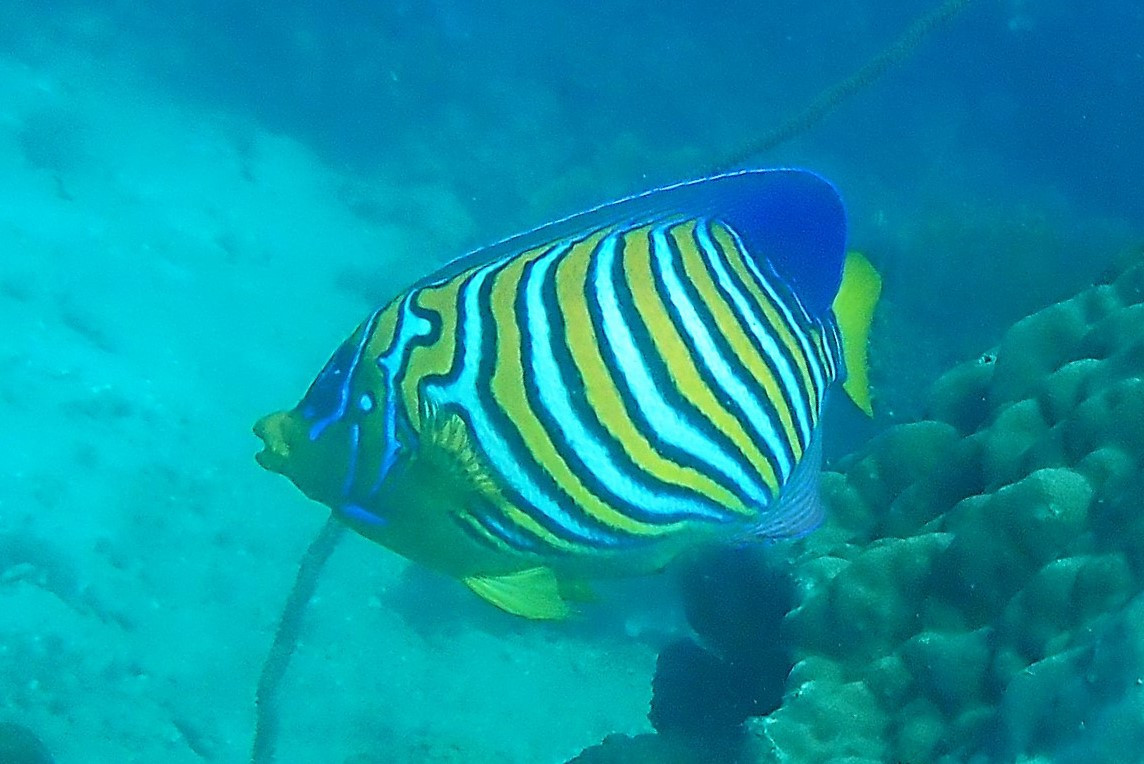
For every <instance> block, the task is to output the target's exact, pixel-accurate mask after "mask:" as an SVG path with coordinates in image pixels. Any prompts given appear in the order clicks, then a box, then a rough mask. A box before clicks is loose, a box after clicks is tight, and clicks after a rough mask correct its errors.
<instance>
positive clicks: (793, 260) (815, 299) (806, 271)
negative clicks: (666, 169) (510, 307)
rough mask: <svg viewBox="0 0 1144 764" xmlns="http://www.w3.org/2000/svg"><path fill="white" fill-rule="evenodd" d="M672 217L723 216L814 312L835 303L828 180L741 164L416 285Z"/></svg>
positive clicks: (456, 263) (491, 252) (834, 236)
mask: <svg viewBox="0 0 1144 764" xmlns="http://www.w3.org/2000/svg"><path fill="white" fill-rule="evenodd" d="M673 216H679V217H683V218H692V217H711V218H717V219H719V220H723V221H724V222H726V223H727V224H728V225H730V226H731V227H732V228H733V229H734V230H735V231H736V232H737V233H738V234H739V235H740V236H741V237H742V238H743V241H744V243H745V244H746V246H747V248H748V251H749V252H750V253H751V254H752V255H754V256H756V257H759V258H761V259H763V260H765V261H766V262H767V263H769V264H770V265H771V266H772V267H773V269H774V270H775V271H776V272H777V273H778V274H779V275H780V276H781V277H782V278H783V279H784V280H785V281H786V282H787V283H788V284H789V285H790V286H791V287H792V288H794V290H795V293H796V294H797V295H798V297H799V299H800V300H802V301H803V305H804V306H806V308H807V309H808V310H809V311H811V312H812V313H814V314H815V315H821V314H822V313H823V312H825V311H826V310H827V309H828V308H829V307H830V303H831V302H832V301H833V299H834V294H835V293H836V292H837V291H838V284H839V282H840V281H841V278H842V259H843V257H844V254H845V243H846V215H845V211H844V209H843V206H842V200H841V198H840V197H839V195H838V191H837V190H836V189H835V188H834V186H833V185H832V184H831V183H830V182H829V181H827V180H826V179H824V178H823V177H821V176H820V175H817V174H815V173H813V172H810V171H808V170H796V169H775V170H741V171H739V172H732V173H727V174H724V175H715V176H712V177H709V178H700V179H698V180H692V181H687V182H685V183H679V184H676V185H673V186H665V187H663V188H658V189H655V190H652V191H647V192H645V193H642V194H638V195H636V196H631V197H628V198H626V199H621V200H619V201H616V202H610V203H608V204H602V205H600V206H598V207H594V208H592V209H590V210H587V211H586V212H581V213H578V214H576V215H571V216H569V217H566V218H562V219H560V220H557V221H555V222H552V223H548V224H547V225H543V226H540V227H539V228H534V229H532V230H530V231H526V232H524V233H521V234H518V235H516V236H512V237H510V238H507V239H504V240H503V241H500V242H498V243H496V244H493V245H491V246H488V247H482V248H481V249H478V250H474V251H473V252H470V253H468V254H466V255H462V256H461V257H459V258H457V259H456V260H453V261H452V262H450V263H448V264H446V265H445V266H444V267H443V268H441V269H440V270H438V271H437V272H436V273H433V274H431V275H430V276H427V277H426V278H424V279H422V280H421V281H420V282H419V283H418V285H417V286H422V285H425V284H428V283H436V282H439V281H443V280H446V279H449V278H451V277H453V276H455V275H457V274H458V273H461V272H462V271H465V270H467V269H469V268H472V267H474V266H478V265H483V264H485V263H488V262H492V261H493V260H496V259H499V258H501V257H505V256H508V255H512V254H515V253H518V252H524V251H526V250H529V249H533V248H535V247H539V246H542V245H544V244H548V243H551V242H556V241H560V240H563V239H566V238H570V237H576V236H578V235H581V234H584V233H587V232H589V231H593V230H598V229H601V228H606V227H611V226H621V227H626V226H634V225H639V224H641V223H645V222H650V221H652V220H659V219H662V218H665V217H673Z"/></svg>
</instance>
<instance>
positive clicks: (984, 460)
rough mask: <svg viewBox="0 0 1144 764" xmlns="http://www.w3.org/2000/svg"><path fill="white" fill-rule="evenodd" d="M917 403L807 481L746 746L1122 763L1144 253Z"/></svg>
mask: <svg viewBox="0 0 1144 764" xmlns="http://www.w3.org/2000/svg"><path fill="white" fill-rule="evenodd" d="M929 411H930V413H929V418H928V419H927V420H926V421H921V422H917V423H913V424H908V425H903V426H899V427H895V428H893V429H891V430H889V431H888V432H886V433H885V434H883V435H882V436H880V437H879V438H877V439H876V440H875V441H874V442H872V443H871V444H870V446H869V447H868V448H867V449H866V450H865V451H864V452H863V453H862V454H860V455H859V456H857V457H855V458H854V459H852V460H851V461H850V462H849V463H848V465H846V468H845V471H844V472H843V473H841V474H834V473H831V474H828V475H826V476H825V479H824V485H823V490H824V494H825V496H826V499H827V501H828V503H829V504H830V506H831V510H832V511H831V513H830V520H829V522H828V524H827V525H826V526H825V527H823V528H822V529H821V530H819V531H818V532H816V533H815V534H812V535H810V536H809V537H808V538H807V539H805V540H802V541H799V542H796V543H795V544H794V545H793V546H792V550H794V553H795V554H796V556H797V560H796V572H797V576H798V580H799V599H798V605H797V606H796V607H795V608H794V609H793V610H792V611H791V613H790V614H789V615H788V617H787V619H786V621H785V624H784V636H785V638H786V639H787V640H788V642H789V644H790V645H791V648H792V650H793V652H794V656H795V660H796V663H795V667H794V669H793V671H792V673H791V675H790V678H789V680H788V682H787V689H786V695H785V697H784V700H783V704H782V706H781V707H780V708H778V709H777V710H776V711H774V712H773V713H771V714H770V715H768V716H767V717H765V718H760V719H755V720H752V721H751V722H750V724H751V742H750V749H751V750H750V753H749V758H753V759H755V760H757V761H765V762H779V761H797V762H819V761H831V762H838V761H850V762H887V761H892V762H919V763H920V762H933V761H943V760H945V761H951V762H952V761H973V760H981V761H986V760H1008V761H1013V760H1034V759H1041V760H1053V761H1093V760H1101V761H1105V760H1129V759H1133V758H1135V757H1136V755H1137V754H1138V751H1139V750H1140V745H1141V743H1144V717H1141V715H1140V714H1139V708H1140V707H1141V705H1142V704H1144V701H1142V699H1144V693H1142V691H1141V686H1142V685H1144V637H1141V636H1138V633H1139V632H1140V631H1141V630H1140V629H1139V628H1138V627H1134V626H1133V624H1138V623H1140V619H1141V618H1142V617H1144V596H1142V595H1141V592H1142V590H1144V477H1141V462H1144V258H1141V257H1140V256H1139V254H1137V255H1136V256H1134V257H1133V258H1132V259H1131V260H1130V261H1129V263H1128V265H1127V267H1126V268H1125V269H1124V270H1123V271H1122V272H1121V273H1120V274H1119V276H1117V277H1116V278H1114V279H1110V280H1109V281H1108V283H1104V284H1100V285H1097V286H1095V287H1093V288H1091V289H1088V290H1087V291H1085V292H1082V293H1081V294H1079V295H1077V296H1076V297H1074V298H1072V299H1070V300H1067V301H1065V302H1062V303H1059V304H1057V305H1054V306H1051V307H1049V308H1047V309H1045V310H1042V311H1041V312H1039V313H1036V314H1034V315H1032V316H1030V317H1029V318H1027V319H1024V320H1023V321H1021V322H1019V323H1018V324H1016V325H1015V326H1013V327H1012V328H1011V329H1010V331H1009V332H1008V333H1007V334H1006V335H1005V337H1004V338H1003V340H1002V342H1001V343H1000V345H999V347H998V348H997V350H996V352H995V353H991V354H989V355H987V356H985V357H984V358H982V359H981V360H979V361H977V362H974V363H969V364H965V365H963V366H961V367H959V368H955V369H954V370H952V371H950V372H949V373H947V374H946V375H945V376H944V377H943V378H942V379H941V380H939V382H938V383H937V384H936V385H935V387H934V389H933V390H932V392H931V395H930V403H929ZM1133 709H1136V710H1135V712H1134V711H1133ZM1118 751H1120V753H1119V754H1118V753H1117V752H1118ZM1126 751H1132V752H1133V753H1131V754H1126V753H1125V752H1126ZM1125 755H1128V758H1127V759H1126V758H1124V756H1125ZM1094 757H1095V758H1094Z"/></svg>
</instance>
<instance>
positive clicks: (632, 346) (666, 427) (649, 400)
mask: <svg viewBox="0 0 1144 764" xmlns="http://www.w3.org/2000/svg"><path fill="white" fill-rule="evenodd" d="M616 244H617V235H616V234H613V235H611V236H609V237H608V238H607V239H605V240H604V241H603V242H601V244H600V248H599V260H598V263H597V272H598V274H599V275H598V277H597V278H596V283H595V288H596V299H597V301H598V302H599V304H600V314H601V318H602V320H603V333H604V337H603V340H604V341H606V342H607V343H608V344H609V345H610V346H611V348H612V353H613V354H614V356H615V358H616V362H617V363H618V365H619V368H618V369H617V370H616V371H617V374H619V375H622V376H623V377H624V378H625V379H626V380H627V382H628V385H629V386H630V387H631V390H632V396H633V397H634V399H635V403H636V405H637V406H638V407H639V409H640V411H641V413H642V414H643V416H644V418H645V419H646V420H647V421H649V422H651V423H652V425H653V426H654V427H655V435H656V436H657V437H659V438H661V439H662V440H664V441H666V442H667V443H669V444H671V445H672V446H674V447H676V448H678V449H680V450H682V451H685V452H687V453H688V454H690V455H691V456H692V457H693V458H695V459H697V460H698V461H700V462H703V463H705V464H707V465H711V466H712V467H713V468H714V469H716V470H718V471H719V472H720V473H722V474H724V475H726V476H727V477H729V478H730V479H731V480H733V481H734V482H735V483H736V484H737V486H738V488H739V490H740V491H741V493H742V494H743V495H744V496H746V497H747V498H748V499H749V500H750V501H752V502H754V503H757V504H765V503H766V502H767V501H768V500H769V499H768V493H767V491H765V490H763V489H761V487H760V486H759V485H758V483H756V482H755V480H754V479H752V477H751V476H749V475H748V474H747V472H746V471H745V470H744V469H743V468H742V465H741V464H740V463H739V462H738V460H736V459H733V458H730V457H728V456H727V455H726V454H725V453H723V451H722V450H721V449H720V448H719V446H718V445H717V444H715V443H714V442H712V441H711V440H710V439H708V438H707V436H705V435H704V434H703V433H702V432H700V431H699V430H698V429H697V428H695V427H694V426H693V425H692V424H691V423H690V422H688V421H687V420H686V419H685V418H684V417H682V416H680V413H679V412H678V411H676V410H675V409H674V408H673V407H672V406H671V405H670V404H668V402H667V401H666V400H665V399H664V398H663V396H662V395H661V394H660V392H659V390H658V389H657V387H656V384H655V381H654V380H653V379H652V377H651V373H650V372H649V371H648V369H647V366H646V365H645V364H644V362H643V359H642V358H641V356H640V351H639V349H638V347H637V345H636V343H635V340H634V339H633V337H632V334H631V331H630V330H629V329H628V326H627V323H626V321H625V320H624V316H623V312H622V309H621V307H620V304H619V299H618V298H617V296H616V285H615V284H614V283H613V281H612V276H611V272H612V267H613V265H614V263H615V260H616ZM629 309H630V310H631V311H634V310H635V307H634V306H629ZM653 331H654V329H653Z"/></svg>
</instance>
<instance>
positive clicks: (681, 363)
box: [623, 228, 779, 493]
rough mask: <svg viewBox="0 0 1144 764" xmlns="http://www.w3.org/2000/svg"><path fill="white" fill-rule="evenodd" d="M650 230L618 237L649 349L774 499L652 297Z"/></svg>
mask: <svg viewBox="0 0 1144 764" xmlns="http://www.w3.org/2000/svg"><path fill="white" fill-rule="evenodd" d="M649 231H650V228H641V229H638V230H635V231H631V232H629V233H627V234H625V236H624V243H625V249H624V262H623V265H624V274H625V276H626V279H627V282H628V287H629V288H630V289H631V292H632V299H633V300H634V302H635V308H636V312H637V313H639V315H640V318H641V319H643V322H644V324H645V325H646V326H647V327H648V334H650V335H651V340H652V344H653V345H654V346H655V349H656V351H657V352H658V353H659V356H660V358H662V359H663V362H664V364H666V365H667V368H668V372H669V373H670V374H671V377H672V379H673V380H674V382H675V386H676V387H677V388H678V389H679V392H680V393H681V394H682V395H683V396H684V397H685V398H686V399H687V401H688V402H689V403H690V404H691V405H692V406H694V407H695V408H697V409H698V410H699V411H700V413H702V415H703V416H704V417H706V418H707V419H708V420H709V421H710V422H711V423H712V424H713V425H715V427H716V428H717V429H718V430H719V431H720V432H722V433H724V434H725V435H726V436H727V437H728V438H730V439H731V442H732V443H734V444H735V447H736V448H738V449H739V451H741V452H742V453H743V454H744V455H745V456H746V457H747V460H748V461H749V462H751V464H753V465H755V467H756V469H757V471H758V472H759V474H760V475H761V476H762V478H763V481H764V482H765V483H766V484H767V485H768V486H769V487H770V489H771V491H772V492H774V493H777V492H778V489H779V478H778V476H777V475H776V474H775V471H774V468H773V467H772V466H771V464H770V462H768V461H767V459H766V457H765V456H764V454H763V453H762V451H760V450H759V448H758V446H757V445H756V444H755V442H754V441H753V440H752V439H751V437H750V435H748V434H747V432H746V430H745V429H744V428H743V425H742V423H741V422H740V421H739V420H738V418H736V417H735V416H734V415H732V414H731V412H729V411H728V410H727V409H726V408H725V407H724V406H723V405H722V403H720V401H719V399H718V398H717V397H716V396H715V393H714V392H713V391H712V390H711V388H710V387H709V386H708V385H707V383H706V382H705V381H704V380H703V378H702V377H701V376H700V374H699V369H698V367H697V366H696V363H695V359H694V358H692V356H691V352H690V350H689V349H688V347H687V345H686V343H685V342H684V340H683V337H682V336H681V335H680V333H679V329H678V328H677V327H676V325H675V323H674V322H673V321H672V320H671V316H670V315H669V314H668V312H667V306H665V305H664V304H663V301H662V299H661V298H660V296H659V293H658V292H657V291H656V288H655V282H654V278H653V276H652V269H653V268H655V267H656V266H655V264H654V263H653V262H652V255H651V246H650V242H649V239H648V233H649Z"/></svg>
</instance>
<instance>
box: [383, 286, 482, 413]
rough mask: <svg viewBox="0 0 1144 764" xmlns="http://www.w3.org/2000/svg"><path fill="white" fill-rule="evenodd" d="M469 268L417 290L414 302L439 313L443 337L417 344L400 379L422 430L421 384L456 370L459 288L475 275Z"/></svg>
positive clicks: (409, 408) (405, 399)
mask: <svg viewBox="0 0 1144 764" xmlns="http://www.w3.org/2000/svg"><path fill="white" fill-rule="evenodd" d="M473 270H475V269H470V270H467V271H465V272H463V273H460V274H458V275H457V276H454V277H453V278H451V279H449V280H448V281H446V282H445V283H444V284H441V285H439V286H434V287H427V288H424V289H421V290H418V292H417V293H416V294H414V295H413V303H414V304H415V305H417V306H418V307H421V308H424V309H425V310H429V311H432V312H433V313H436V314H437V316H438V317H439V318H440V321H441V336H440V337H438V338H437V341H436V342H434V343H433V344H431V345H414V347H413V349H412V351H411V352H410V354H409V358H408V359H407V360H406V362H405V374H404V376H403V377H402V380H401V399H402V401H403V402H404V404H405V411H406V414H407V415H408V416H409V423H410V426H411V427H412V428H413V430H414V431H415V432H420V431H421V394H420V389H419V385H420V384H421V380H422V379H424V378H425V377H428V376H436V375H445V374H448V373H449V372H450V371H451V370H452V368H453V354H454V352H455V351H456V348H457V335H458V333H459V332H460V327H458V326H457V318H458V315H459V312H458V305H459V301H460V296H459V294H460V289H461V285H462V284H463V283H464V282H465V280H466V279H467V278H468V277H469V276H470V275H471V274H472V273H473Z"/></svg>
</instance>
